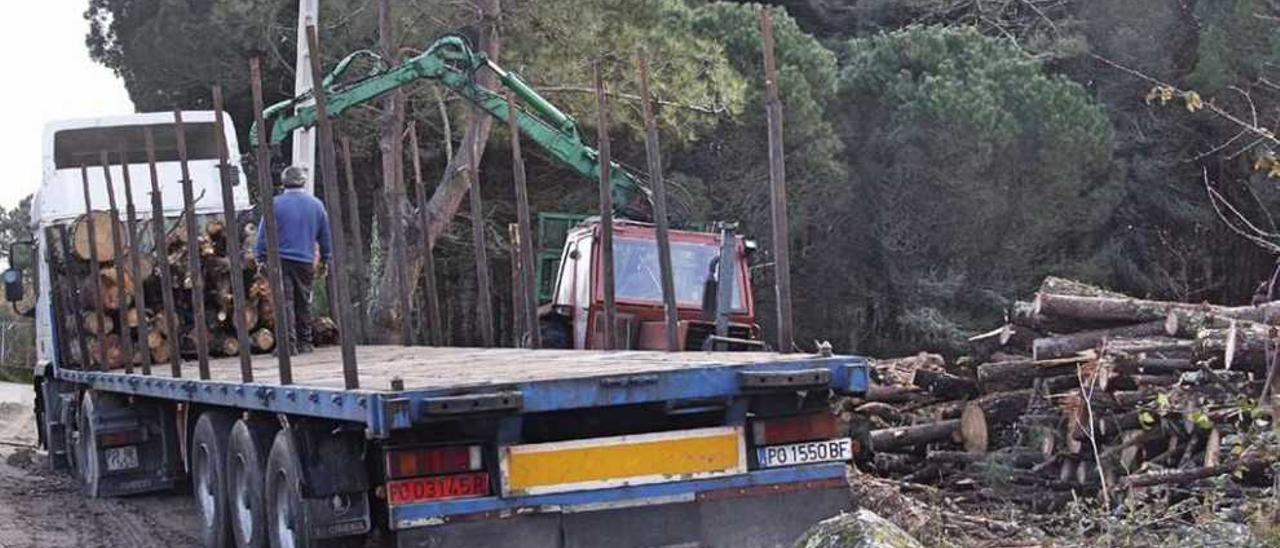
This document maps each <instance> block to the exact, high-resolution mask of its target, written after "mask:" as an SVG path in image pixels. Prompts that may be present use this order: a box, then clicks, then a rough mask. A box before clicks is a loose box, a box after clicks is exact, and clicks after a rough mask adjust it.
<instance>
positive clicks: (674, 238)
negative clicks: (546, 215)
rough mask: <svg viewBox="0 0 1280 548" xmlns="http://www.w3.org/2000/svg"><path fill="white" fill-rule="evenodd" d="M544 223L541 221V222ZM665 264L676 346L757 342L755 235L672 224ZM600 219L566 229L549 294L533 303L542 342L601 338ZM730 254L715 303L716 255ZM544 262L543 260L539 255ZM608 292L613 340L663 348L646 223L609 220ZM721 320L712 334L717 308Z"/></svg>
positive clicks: (625, 345)
mask: <svg viewBox="0 0 1280 548" xmlns="http://www.w3.org/2000/svg"><path fill="white" fill-rule="evenodd" d="M543 226H544V227H545V226H546V224H545V223H543ZM670 235H671V266H672V268H671V270H672V278H673V281H674V285H675V297H676V307H677V309H678V314H677V316H678V318H679V322H678V324H677V329H678V330H679V334H678V341H679V345H680V348H681V349H682V350H758V349H763V348H764V344H763V343H762V342H761V341H760V327H759V326H758V325H756V320H755V300H754V299H753V298H752V293H751V271H750V269H749V268H748V259H749V258H750V255H751V253H752V252H754V250H755V243H754V242H753V241H751V240H747V239H745V238H742V237H741V236H737V235H735V234H734V233H733V231H732V229H731V228H728V227H724V228H722V230H720V231H719V232H697V231H689V230H672V231H671V232H670ZM545 237H546V234H545V231H544V238H545ZM726 243H727V244H728V245H724V244H726ZM600 247H601V225H600V223H599V221H598V220H596V219H588V220H585V221H583V222H582V223H581V224H579V225H577V226H576V227H574V228H571V229H569V230H568V231H567V233H566V234H565V237H564V246H563V249H562V251H561V252H560V256H559V261H558V262H559V265H558V268H557V269H556V270H557V275H556V277H555V283H554V285H553V286H551V287H549V288H548V289H550V294H549V295H547V297H549V302H548V303H546V304H544V305H543V306H542V307H541V308H540V310H539V317H540V319H541V323H542V336H543V346H545V347H547V348H576V349H599V348H603V347H604V344H603V341H604V317H605V315H604V284H603V283H602V281H603V278H604V276H603V274H602V262H601V255H602V254H601V251H600ZM725 251H727V252H728V255H729V256H731V257H732V260H731V261H729V262H728V263H727V264H728V267H729V268H728V269H727V270H726V279H727V280H728V283H725V284H723V286H724V288H723V291H725V295H724V302H726V303H727V306H724V307H721V306H720V305H719V303H720V299H719V298H718V295H719V293H720V292H721V291H722V289H721V285H722V284H720V283H719V276H718V271H719V261H720V257H721V256H722V255H724V254H725V253H724V252H725ZM543 264H544V265H545V264H546V263H543ZM613 264H614V295H615V302H616V306H617V333H618V347H619V348H621V349H632V350H665V349H666V340H667V339H666V323H665V322H664V321H663V304H662V284H661V282H660V280H661V277H660V275H659V267H658V265H659V262H658V244H657V237H656V232H655V230H654V227H653V225H651V224H648V223H642V222H638V221H630V220H615V221H614V232H613ZM719 315H723V316H724V319H725V321H726V322H727V330H726V334H725V335H722V336H717V335H716V319H717V316H719Z"/></svg>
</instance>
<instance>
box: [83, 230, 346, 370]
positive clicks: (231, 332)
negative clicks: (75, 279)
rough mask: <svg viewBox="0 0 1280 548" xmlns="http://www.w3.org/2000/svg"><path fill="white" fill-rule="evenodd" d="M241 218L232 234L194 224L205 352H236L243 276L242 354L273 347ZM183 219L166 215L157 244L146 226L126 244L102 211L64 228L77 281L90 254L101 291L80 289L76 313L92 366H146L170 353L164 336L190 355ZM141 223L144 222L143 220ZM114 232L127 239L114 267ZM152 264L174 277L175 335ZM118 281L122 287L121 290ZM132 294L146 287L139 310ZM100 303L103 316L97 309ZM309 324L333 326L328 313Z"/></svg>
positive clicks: (251, 239) (266, 305) (263, 290)
mask: <svg viewBox="0 0 1280 548" xmlns="http://www.w3.org/2000/svg"><path fill="white" fill-rule="evenodd" d="M241 221H242V222H241V223H239V224H240V226H241V227H243V230H242V231H241V233H240V234H234V235H233V234H228V231H227V224H226V223H225V222H224V221H223V219H222V217H221V216H219V215H205V216H197V217H196V221H195V222H196V225H197V231H196V234H197V235H198V236H197V241H196V242H194V245H196V246H198V249H199V250H200V255H201V258H202V265H203V266H202V270H203V272H202V275H203V277H204V288H205V296H204V299H203V301H204V306H205V318H206V322H207V325H205V326H203V329H205V332H206V334H207V335H208V340H209V341H210V352H211V353H213V354H214V355H217V356H236V355H239V353H240V352H242V351H245V349H242V348H240V344H239V342H238V341H237V340H236V336H235V325H234V316H233V314H234V313H235V308H234V306H233V301H234V299H233V298H232V290H231V276H241V277H243V279H244V281H245V287H246V288H248V289H247V297H246V298H247V304H246V306H245V308H244V309H242V310H241V312H240V313H241V314H242V315H243V316H244V318H245V325H247V326H249V332H250V342H251V346H252V348H250V349H248V351H250V352H254V353H264V352H270V351H272V350H273V349H274V348H275V342H276V340H277V330H276V326H275V325H274V323H275V321H274V320H275V316H274V315H273V306H274V304H273V303H272V301H271V292H270V291H269V290H268V289H267V288H268V283H267V281H266V274H265V273H260V272H259V271H258V267H257V266H256V262H255V261H254V260H253V256H252V252H253V251H252V250H253V249H254V243H255V240H256V236H257V225H256V224H255V223H254V222H253V220H251V219H242V220H241ZM185 222H186V217H182V218H180V219H171V220H169V222H168V223H166V224H167V225H169V226H166V227H164V230H163V233H164V234H165V239H164V241H163V242H161V243H160V245H156V242H155V241H154V239H153V238H150V237H149V236H150V235H151V234H153V233H154V232H153V230H152V228H151V227H150V226H146V227H142V228H139V230H138V231H137V233H138V238H137V240H136V241H133V242H129V241H128V236H127V232H128V231H127V230H125V228H124V226H123V223H122V222H121V221H120V220H118V219H113V218H112V217H111V215H110V214H109V213H107V212H104V211H94V212H92V213H89V214H87V215H83V216H81V217H80V218H79V219H78V220H77V221H76V222H75V223H74V225H73V227H72V229H71V241H72V254H73V255H74V257H75V258H76V259H78V260H79V261H80V262H81V264H80V266H81V267H82V268H79V269H77V273H76V275H77V276H79V277H80V278H81V279H82V282H83V283H85V284H90V283H92V276H93V274H92V272H93V271H94V270H95V269H92V268H91V267H90V264H89V263H90V261H92V260H93V259H92V257H97V258H98V261H99V265H98V266H99V268H98V269H96V270H97V272H98V277H99V278H100V280H101V284H102V288H103V291H102V292H101V293H100V297H97V299H99V300H101V302H100V303H99V302H97V301H95V297H94V295H99V293H98V292H90V291H85V292H81V293H80V295H81V296H82V298H81V302H80V303H79V306H80V308H81V310H82V311H83V312H82V313H81V318H80V319H81V325H82V326H83V328H84V330H85V332H86V335H87V336H88V337H89V339H90V344H89V349H90V350H89V354H90V357H91V359H92V360H93V361H94V363H95V365H98V366H103V365H105V366H106V367H107V368H112V369H114V368H120V367H124V366H125V363H126V361H128V360H132V363H133V364H138V363H140V362H141V361H142V354H141V353H142V352H149V353H150V354H151V360H152V362H153V363H167V362H169V361H170V360H171V359H172V358H173V356H171V353H172V352H171V350H170V345H169V342H168V341H169V338H170V337H178V338H179V348H180V349H181V352H182V354H183V357H193V356H195V353H196V348H195V342H194V339H195V337H194V333H195V331H194V329H195V327H194V325H193V321H192V318H193V314H192V299H191V291H192V288H193V287H194V286H195V284H193V283H192V282H193V279H192V273H191V272H189V268H188V261H187V253H188V251H187V249H188V246H189V245H192V242H189V241H188V240H189V237H188V235H187V229H186V226H185ZM90 223H93V224H94V230H92V231H90V230H89V224H90ZM145 224H149V221H148V223H145ZM90 232H93V237H92V238H91V237H90ZM113 232H114V233H115V234H116V235H117V236H118V237H119V238H121V241H122V242H127V244H126V251H125V256H124V258H123V259H122V263H123V265H124V268H120V267H119V266H120V265H116V264H115V261H113V260H112V259H113V258H114V256H113V253H112V242H111V235H112V233H113ZM229 237H235V238H239V239H240V241H241V245H240V249H241V250H243V251H242V252H243V254H244V258H243V259H244V260H243V261H242V264H244V265H246V266H245V267H244V269H243V271H242V272H232V268H231V261H230V260H229V258H228V257H227V249H228V246H227V238H229ZM91 248H92V249H91ZM133 254H137V255H138V256H139V258H140V259H141V260H140V271H141V272H142V276H141V278H142V279H140V280H135V279H134V275H133V274H132V267H131V264H132V263H131V261H132V256H133ZM157 261H165V262H166V263H167V264H168V267H169V269H170V272H171V273H172V276H173V280H174V293H175V295H174V303H175V304H176V313H177V316H178V318H177V320H178V321H177V325H178V326H179V330H180V332H179V333H176V334H175V333H169V332H168V329H167V327H166V323H165V322H164V321H163V314H164V309H163V307H162V306H161V303H162V302H163V299H162V297H161V287H160V286H161V284H160V283H159V276H157V275H155V272H156V270H157V268H156V267H157V265H158V262H157ZM121 286H123V291H120V289H121ZM139 291H146V292H147V293H146V298H145V299H143V300H145V301H146V304H147V307H146V309H139V308H137V305H136V302H137V299H136V298H135V296H136V295H137V292H139ZM121 296H123V298H122V297H121ZM99 307H101V309H102V310H104V311H105V312H106V313H105V314H102V315H99V314H97V310H98V309H99ZM121 307H124V308H125V318H126V324H127V325H125V326H121V325H119V324H120V322H119V321H117V319H116V318H117V311H118V310H120V308H121ZM68 321H69V320H68ZM140 322H147V327H148V329H147V336H146V337H145V340H139V339H140V338H141V337H140V336H139V333H138V330H137V327H138V325H139V323H140ZM316 323H317V324H318V326H317V327H318V328H319V330H320V332H322V334H323V333H327V332H328V331H330V330H332V321H331V320H329V319H328V318H323V317H317V319H316ZM122 337H130V341H132V342H133V344H132V348H133V350H134V355H133V356H126V352H125V348H126V345H125V344H124V341H123V339H122ZM334 338H336V337H335V336H322V337H319V338H318V339H319V340H318V342H320V343H322V344H323V343H331V342H332V339H334ZM73 348H74V347H73ZM103 357H105V360H106V363H105V364H103V363H102V359H103Z"/></svg>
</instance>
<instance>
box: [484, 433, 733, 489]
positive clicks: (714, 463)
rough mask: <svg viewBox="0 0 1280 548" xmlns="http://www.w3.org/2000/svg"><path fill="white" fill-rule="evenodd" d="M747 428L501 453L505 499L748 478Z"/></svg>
mask: <svg viewBox="0 0 1280 548" xmlns="http://www.w3.org/2000/svg"><path fill="white" fill-rule="evenodd" d="M742 432H743V431H742V427H739V426H721V427H715V428H699V429H696V430H681V431H677V432H659V433H653V434H636V435H630V436H612V437H607V438H592V439H586V440H572V441H562V442H551V443H535V444H527V445H513V446H509V447H503V448H502V450H501V462H500V463H499V465H500V467H501V471H502V494H503V495H504V496H512V495H539V494H545V493H562V492H566V491H580V490H585V489H603V488H608V487H620V486H624V485H641V484H646V483H663V482H669V481H683V480H692V479H703V478H710V477H716V476H728V475H734V474H743V473H746V471H747V458H746V441H745V438H744V437H743V433H742Z"/></svg>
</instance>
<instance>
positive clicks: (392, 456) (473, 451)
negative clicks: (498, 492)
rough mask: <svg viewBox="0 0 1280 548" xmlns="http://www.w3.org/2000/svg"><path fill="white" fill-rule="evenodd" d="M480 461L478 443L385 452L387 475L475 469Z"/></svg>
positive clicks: (401, 476) (394, 476)
mask: <svg viewBox="0 0 1280 548" xmlns="http://www.w3.org/2000/svg"><path fill="white" fill-rule="evenodd" d="M482 464H483V462H482V459H481V452H480V446H479V445H457V446H452V447H424V448H414V449H397V450H391V451H387V455H386V465H387V477H388V478H390V479H400V478H416V477H419V476H438V475H442V474H456V473H459V472H474V471H476V470H480V469H481V466H482Z"/></svg>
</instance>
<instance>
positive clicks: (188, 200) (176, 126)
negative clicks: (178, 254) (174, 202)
mask: <svg viewBox="0 0 1280 548" xmlns="http://www.w3.org/2000/svg"><path fill="white" fill-rule="evenodd" d="M173 131H174V137H175V140H176V141H177V144H178V165H179V166H180V167H181V169H182V216H183V222H185V223H186V224H187V226H186V229H187V275H188V276H191V323H192V325H191V331H192V334H193V335H195V339H196V360H198V361H197V363H198V364H199V367H200V378H201V379H202V380H203V379H208V378H209V331H208V329H209V324H208V323H207V322H206V321H205V316H204V312H205V310H204V267H203V265H202V264H201V260H200V246H199V245H198V243H197V242H198V240H199V238H200V235H199V233H198V232H197V231H196V202H195V195H194V194H193V189H192V188H191V184H192V182H191V171H190V169H189V168H188V166H187V128H186V126H185V125H183V123H182V111H181V110H178V109H173ZM171 335H176V334H171Z"/></svg>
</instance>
